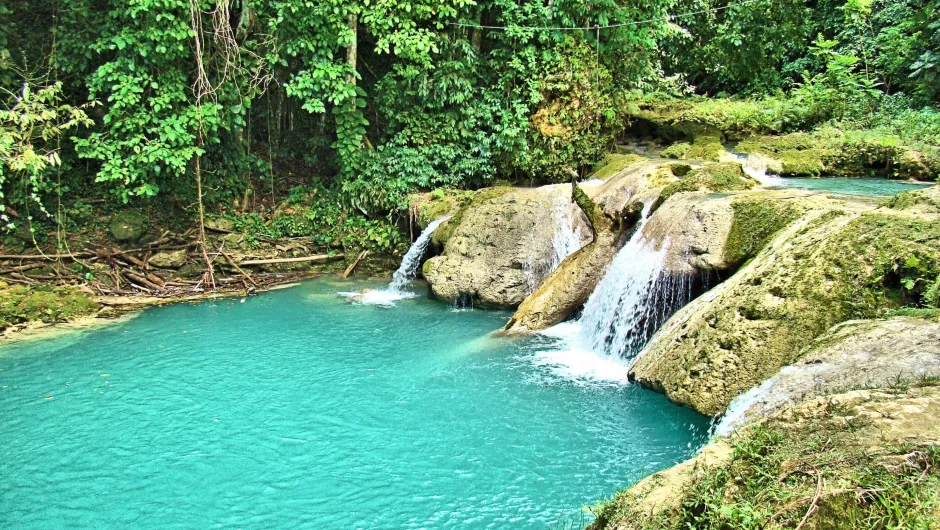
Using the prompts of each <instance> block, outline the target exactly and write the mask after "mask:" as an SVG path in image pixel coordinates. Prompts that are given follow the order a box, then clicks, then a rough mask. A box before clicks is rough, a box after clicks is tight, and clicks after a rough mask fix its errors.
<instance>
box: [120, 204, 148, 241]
mask: <svg viewBox="0 0 940 530" xmlns="http://www.w3.org/2000/svg"><path fill="white" fill-rule="evenodd" d="M149 226H150V221H149V220H148V219H147V218H146V217H144V216H143V215H141V214H140V213H138V212H135V211H133V210H125V211H123V212H118V213H116V214H114V215H113V216H112V217H111V237H113V238H114V240H115V241H117V242H118V243H134V242H136V241H139V240H140V238H141V237H143V235H144V233H145V232H146V231H147V229H148V228H149Z"/></svg>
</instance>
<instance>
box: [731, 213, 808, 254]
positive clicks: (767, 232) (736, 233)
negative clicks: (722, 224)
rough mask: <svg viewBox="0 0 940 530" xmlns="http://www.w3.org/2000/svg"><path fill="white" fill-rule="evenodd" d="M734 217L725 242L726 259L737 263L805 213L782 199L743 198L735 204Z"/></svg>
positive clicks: (762, 246)
mask: <svg viewBox="0 0 940 530" xmlns="http://www.w3.org/2000/svg"><path fill="white" fill-rule="evenodd" d="M731 207H732V209H733V210H734V220H733V221H732V223H731V231H730V232H729V234H728V240H727V241H726V243H725V259H726V260H727V261H728V263H730V264H733V265H734V266H737V265H740V264H741V263H743V262H744V261H745V260H748V259H750V258H752V257H754V256H755V255H756V254H757V253H758V252H760V251H761V249H763V248H764V246H766V245H767V243H768V242H769V241H770V239H771V238H772V237H773V236H774V234H776V233H777V232H779V231H780V230H781V229H782V228H784V227H786V226H787V225H789V224H790V223H792V222H793V221H795V220H797V219H798V218H799V217H800V215H802V214H803V210H802V209H800V208H797V207H795V206H792V205H789V204H783V203H781V202H779V201H768V200H759V199H754V200H741V201H735V202H734V203H733V204H732V205H731Z"/></svg>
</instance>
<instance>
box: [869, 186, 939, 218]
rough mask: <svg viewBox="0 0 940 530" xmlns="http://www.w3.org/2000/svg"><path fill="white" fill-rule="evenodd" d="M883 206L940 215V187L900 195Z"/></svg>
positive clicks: (888, 200)
mask: <svg viewBox="0 0 940 530" xmlns="http://www.w3.org/2000/svg"><path fill="white" fill-rule="evenodd" d="M882 205H883V206H886V207H888V208H891V209H893V210H905V211H917V212H921V213H940V186H934V187H932V188H927V189H924V190H917V191H906V192H904V193H899V194H897V195H895V196H893V197H891V198H889V199H887V200H886V201H885V202H884V203H883V204H882Z"/></svg>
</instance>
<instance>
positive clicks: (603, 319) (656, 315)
mask: <svg viewBox="0 0 940 530" xmlns="http://www.w3.org/2000/svg"><path fill="white" fill-rule="evenodd" d="M648 210H649V208H647V209H646V211H644V213H643V218H642V219H641V220H640V222H639V223H638V225H637V228H636V231H635V232H634V234H633V236H632V237H631V238H630V241H628V242H627V244H626V245H624V247H623V248H622V249H620V251H619V252H618V253H617V256H616V257H615V258H614V260H613V261H612V262H611V264H610V267H609V268H608V269H607V272H606V273H605V274H604V278H603V279H602V280H601V281H600V283H599V284H598V285H597V288H595V289H594V292H593V293H591V296H590V298H588V301H587V303H586V304H585V305H584V312H583V313H582V315H581V318H580V320H579V324H580V329H581V334H582V335H583V338H584V340H585V342H586V343H588V344H590V346H591V349H592V350H593V351H595V352H597V353H599V354H603V355H606V356H608V357H613V358H618V359H625V360H629V359H632V358H633V357H635V356H636V354H638V353H639V352H640V350H642V349H643V346H645V345H646V343H647V341H648V340H649V339H650V337H652V335H653V334H654V333H655V332H656V331H657V330H658V329H659V328H660V326H662V325H663V324H664V323H665V322H666V320H668V319H669V317H671V316H672V314H673V313H674V312H675V311H676V310H678V309H679V308H680V307H682V306H683V305H685V304H686V303H687V302H688V301H689V300H690V299H691V290H692V277H691V276H688V275H682V274H674V273H669V272H667V271H666V270H665V265H666V256H667V252H668V249H669V241H668V240H666V241H663V243H662V245H661V247H660V248H659V249H657V248H655V246H654V245H653V244H652V243H650V242H649V241H647V240H646V238H645V237H644V236H643V227H644V226H645V224H646V216H647V214H648Z"/></svg>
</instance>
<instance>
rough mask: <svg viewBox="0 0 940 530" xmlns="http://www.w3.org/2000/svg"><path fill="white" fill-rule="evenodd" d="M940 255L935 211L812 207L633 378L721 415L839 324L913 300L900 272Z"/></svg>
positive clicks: (656, 347)
mask: <svg viewBox="0 0 940 530" xmlns="http://www.w3.org/2000/svg"><path fill="white" fill-rule="evenodd" d="M938 255H940V222H938V218H937V217H926V218H925V217H913V216H909V215H904V214H897V213H887V212H883V211H879V212H875V213H859V212H844V211H836V210H830V211H827V212H820V211H816V212H811V213H810V214H807V215H806V216H804V217H803V218H802V219H801V220H800V221H798V222H797V223H795V224H794V225H792V226H790V227H789V228H787V229H786V230H784V231H783V232H782V233H781V234H779V235H778V236H777V237H776V238H775V239H774V241H773V243H772V244H771V245H769V246H768V247H767V248H766V249H764V250H763V251H762V252H761V253H760V254H758V256H757V257H756V258H754V259H753V260H752V261H751V262H750V263H748V264H747V265H746V266H745V267H744V268H743V269H741V270H740V271H738V272H737V273H736V274H735V275H734V276H733V277H732V278H731V279H729V280H728V281H726V282H725V283H723V284H721V285H719V286H718V287H716V288H714V289H712V290H711V291H710V292H708V293H706V294H705V295H703V296H702V297H700V298H699V299H697V300H695V301H694V302H692V303H691V304H689V305H688V306H686V307H685V308H683V309H682V310H681V311H679V312H678V313H677V314H676V315H674V316H673V318H672V319H670V321H669V322H668V323H667V324H666V325H665V326H664V327H663V329H661V330H660V331H659V333H657V334H656V336H654V338H653V339H652V341H651V342H650V344H649V345H648V346H647V348H646V349H645V350H644V352H643V353H641V355H640V356H639V357H638V358H637V359H636V360H635V361H634V363H633V365H632V367H631V369H630V377H631V378H632V379H633V380H635V381H638V382H640V383H642V384H644V385H646V386H649V387H652V388H654V389H657V390H660V391H662V392H664V393H665V394H666V395H667V396H668V397H669V398H670V399H672V400H673V401H676V402H678V403H682V404H685V405H688V406H690V407H692V408H693V409H695V410H698V411H699V412H702V413H703V414H707V415H717V414H721V413H723V412H724V411H725V409H726V407H727V406H728V404H729V403H730V402H731V400H732V399H733V398H734V397H735V396H737V395H738V394H740V393H742V392H744V391H746V390H749V389H750V388H751V387H753V386H756V385H758V384H759V383H760V382H761V381H763V380H765V379H767V378H769V377H771V376H772V375H774V374H776V373H777V371H778V370H779V369H780V368H782V367H783V366H786V365H788V364H791V363H793V362H794V361H796V360H797V359H799V358H800V356H801V352H802V351H803V349H804V348H805V347H807V346H808V345H809V344H810V343H811V342H812V341H813V340H814V339H815V338H817V337H819V336H820V335H822V334H823V333H825V332H826V331H827V330H828V329H829V328H830V327H832V326H833V325H835V324H838V323H840V322H844V321H846V320H851V319H853V318H870V317H872V316H875V315H877V314H878V312H879V311H880V310H882V309H885V308H890V307H893V306H896V305H897V304H898V302H899V298H903V297H904V296H905V295H904V293H903V292H902V291H901V288H900V286H899V285H897V283H892V282H899V280H898V279H897V271H898V270H903V267H904V265H903V264H904V263H911V261H910V258H911V256H915V257H916V263H917V264H918V265H919V266H921V265H922V266H923V267H924V271H926V272H924V273H923V274H926V275H930V274H934V275H935V274H937V273H936V272H932V271H934V270H938V271H940V268H938V267H940V265H938V264H937V259H938V258H937V256H938ZM931 277H933V276H931ZM892 278H894V279H893V280H892Z"/></svg>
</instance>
